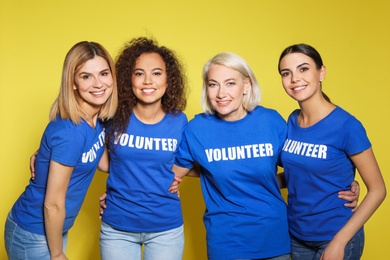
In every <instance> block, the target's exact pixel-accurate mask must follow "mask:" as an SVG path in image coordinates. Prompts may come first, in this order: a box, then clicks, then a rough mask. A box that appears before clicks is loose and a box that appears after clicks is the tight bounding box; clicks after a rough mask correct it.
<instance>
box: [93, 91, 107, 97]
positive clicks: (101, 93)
mask: <svg viewBox="0 0 390 260" xmlns="http://www.w3.org/2000/svg"><path fill="white" fill-rule="evenodd" d="M104 92H106V90H101V91H94V92H90V93H91V94H92V95H96V96H99V95H103V94H104Z"/></svg>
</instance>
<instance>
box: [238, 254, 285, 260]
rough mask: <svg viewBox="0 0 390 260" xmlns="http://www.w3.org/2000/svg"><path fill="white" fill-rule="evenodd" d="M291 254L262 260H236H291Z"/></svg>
mask: <svg viewBox="0 0 390 260" xmlns="http://www.w3.org/2000/svg"><path fill="white" fill-rule="evenodd" d="M290 259H291V258H290V254H286V255H280V256H275V257H271V258H260V259H241V258H240V259H234V260H290Z"/></svg>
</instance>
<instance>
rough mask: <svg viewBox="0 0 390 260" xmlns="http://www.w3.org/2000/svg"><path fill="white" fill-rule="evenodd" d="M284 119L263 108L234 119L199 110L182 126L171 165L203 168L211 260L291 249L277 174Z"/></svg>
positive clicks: (268, 255) (269, 255)
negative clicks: (181, 135)
mask: <svg viewBox="0 0 390 260" xmlns="http://www.w3.org/2000/svg"><path fill="white" fill-rule="evenodd" d="M285 138H286V123H285V121H284V120H283V118H282V117H281V116H280V115H279V114H278V113H277V112H276V111H274V110H271V109H267V108H264V107H261V106H258V107H256V109H255V110H254V111H252V112H250V113H248V114H247V115H246V116H245V117H244V118H243V119H240V120H238V121H233V122H229V121H225V120H223V119H220V118H219V117H218V116H215V115H206V114H199V115H197V116H195V118H194V119H193V120H191V121H190V122H189V123H188V125H187V126H186V127H185V129H184V133H183V140H182V142H181V144H180V146H179V150H178V153H177V155H176V160H175V164H176V165H178V166H180V167H184V168H188V169H189V168H192V166H193V164H194V162H198V163H199V165H200V166H201V175H200V179H201V186H202V192H203V197H204V202H205V205H206V211H205V213H204V224H205V227H206V233H207V251H208V258H209V259H221V260H228V259H237V258H243V259H257V258H268V257H274V256H279V255H283V254H288V253H290V238H289V233H288V226H287V209H286V204H285V202H284V200H283V197H282V196H281V194H280V189H279V185H278V182H277V178H276V173H277V161H278V157H279V153H280V150H281V148H282V145H283V143H284V141H285Z"/></svg>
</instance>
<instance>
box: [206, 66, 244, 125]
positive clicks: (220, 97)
mask: <svg viewBox="0 0 390 260" xmlns="http://www.w3.org/2000/svg"><path fill="white" fill-rule="evenodd" d="M249 89H250V81H249V79H247V78H244V77H243V76H242V75H241V73H239V72H238V71H236V70H234V69H230V68H228V67H226V66H223V65H211V66H210V69H209V72H208V81H207V97H208V99H209V101H210V103H211V105H212V106H213V108H214V110H215V111H216V112H217V113H218V115H219V116H220V117H221V118H222V119H224V120H226V121H236V120H239V119H241V118H243V117H244V116H245V115H246V111H245V109H244V107H243V105H242V100H243V98H244V95H246V94H247V93H248V91H249Z"/></svg>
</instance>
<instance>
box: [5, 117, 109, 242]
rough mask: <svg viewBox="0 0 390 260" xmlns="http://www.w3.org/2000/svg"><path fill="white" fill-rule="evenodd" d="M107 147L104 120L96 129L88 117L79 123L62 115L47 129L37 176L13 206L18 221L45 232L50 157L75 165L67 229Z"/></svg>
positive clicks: (52, 159)
mask: <svg viewBox="0 0 390 260" xmlns="http://www.w3.org/2000/svg"><path fill="white" fill-rule="evenodd" d="M103 151H104V128H103V125H102V123H101V122H100V120H98V121H97V123H96V128H95V129H93V128H92V127H91V126H90V125H88V124H87V123H86V122H85V121H82V122H81V123H80V124H78V125H75V124H73V123H72V122H71V121H70V120H62V119H60V118H59V117H57V119H56V120H55V121H51V122H50V123H49V124H48V125H47V127H46V129H45V132H44V133H43V137H42V140H41V144H40V147H39V150H38V154H37V158H36V162H35V179H34V180H32V179H31V180H30V183H29V184H28V185H27V187H26V189H25V191H24V192H23V193H22V195H20V197H19V199H18V200H17V201H16V202H15V204H14V206H13V207H12V217H13V219H14V221H15V222H16V223H17V224H18V225H19V226H20V227H21V228H23V229H25V230H27V231H29V232H32V233H36V234H40V235H45V227H44V215H43V214H44V212H43V204H44V200H45V194H46V185H47V179H48V175H49V165H50V161H55V162H57V163H60V164H63V165H67V166H72V167H74V169H73V172H72V175H71V178H70V182H69V186H68V190H67V192H66V201H65V207H66V216H65V222H64V227H63V232H66V231H68V230H69V229H70V228H71V227H72V226H73V223H74V221H75V219H76V216H77V214H78V213H79V211H80V208H81V205H82V203H83V201H84V198H85V195H86V193H87V190H88V187H89V185H90V183H91V181H92V179H93V176H94V173H95V171H96V168H97V166H98V163H99V161H100V158H101V156H102V155H103Z"/></svg>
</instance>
